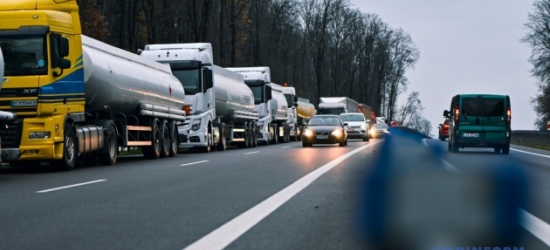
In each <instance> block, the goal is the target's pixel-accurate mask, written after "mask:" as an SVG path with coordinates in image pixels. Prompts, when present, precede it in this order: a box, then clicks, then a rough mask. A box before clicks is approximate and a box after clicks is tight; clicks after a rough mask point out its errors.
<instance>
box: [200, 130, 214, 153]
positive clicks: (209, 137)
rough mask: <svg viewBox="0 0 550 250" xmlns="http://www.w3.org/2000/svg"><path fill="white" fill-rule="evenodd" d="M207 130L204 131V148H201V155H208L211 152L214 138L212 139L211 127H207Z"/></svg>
mask: <svg viewBox="0 0 550 250" xmlns="http://www.w3.org/2000/svg"><path fill="white" fill-rule="evenodd" d="M207 129H208V130H207V131H206V147H204V148H202V152H203V153H208V152H210V151H211V150H212V145H213V144H214V138H213V137H212V136H213V134H212V126H211V125H209V126H208V128H207Z"/></svg>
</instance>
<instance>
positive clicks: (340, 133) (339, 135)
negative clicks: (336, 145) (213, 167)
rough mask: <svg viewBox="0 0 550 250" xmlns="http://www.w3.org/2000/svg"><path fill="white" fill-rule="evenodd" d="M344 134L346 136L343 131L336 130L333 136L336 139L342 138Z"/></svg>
mask: <svg viewBox="0 0 550 250" xmlns="http://www.w3.org/2000/svg"><path fill="white" fill-rule="evenodd" d="M343 134H344V132H342V130H341V129H335V130H334V131H332V135H334V136H336V137H341V136H342V135H343Z"/></svg>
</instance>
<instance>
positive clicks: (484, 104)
mask: <svg viewBox="0 0 550 250" xmlns="http://www.w3.org/2000/svg"><path fill="white" fill-rule="evenodd" d="M462 113H463V114H464V115H466V116H503V115H504V99H501V98H464V99H462Z"/></svg>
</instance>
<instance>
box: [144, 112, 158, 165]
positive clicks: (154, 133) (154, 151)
mask: <svg viewBox="0 0 550 250" xmlns="http://www.w3.org/2000/svg"><path fill="white" fill-rule="evenodd" d="M143 156H145V158H148V159H158V158H159V157H160V128H159V123H158V120H157V119H155V120H154V121H153V125H151V146H147V147H144V148H143Z"/></svg>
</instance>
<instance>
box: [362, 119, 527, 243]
mask: <svg viewBox="0 0 550 250" xmlns="http://www.w3.org/2000/svg"><path fill="white" fill-rule="evenodd" d="M426 138H427V137H426V136H425V135H423V134H421V133H418V132H415V131H412V130H408V129H400V128H390V129H389V131H388V135H387V136H386V140H385V142H384V144H383V145H382V146H381V151H380V152H379V155H378V157H377V159H376V161H375V163H374V166H372V169H371V171H370V172H369V173H368V175H367V176H366V179H365V186H364V190H363V192H362V193H363V194H364V196H363V198H362V199H363V201H364V202H363V203H361V210H360V212H361V213H360V216H361V221H362V224H361V226H362V228H363V229H364V231H363V232H364V233H365V235H366V239H367V241H368V244H369V245H371V246H372V247H374V248H376V249H392V250H399V249H407V250H409V249H433V248H436V247H451V246H503V245H508V246H511V245H516V244H518V243H519V240H520V235H521V234H520V232H521V230H522V229H521V226H520V219H521V218H520V212H519V209H518V208H520V207H522V208H525V207H526V206H527V204H528V201H527V194H528V190H527V177H526V173H525V172H524V171H523V170H522V169H521V168H520V167H519V166H517V165H516V164H514V163H513V162H507V163H506V164H498V165H497V164H495V166H488V167H487V168H483V169H479V170H475V171H465V172H460V173H458V172H451V171H448V170H447V169H446V168H445V166H444V163H443V161H442V156H443V154H444V153H445V151H444V150H443V148H441V147H440V146H429V145H430V144H429V143H426V142H425V141H424V140H425V139H426ZM433 145H439V144H433ZM465 157H466V156H465Z"/></svg>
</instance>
